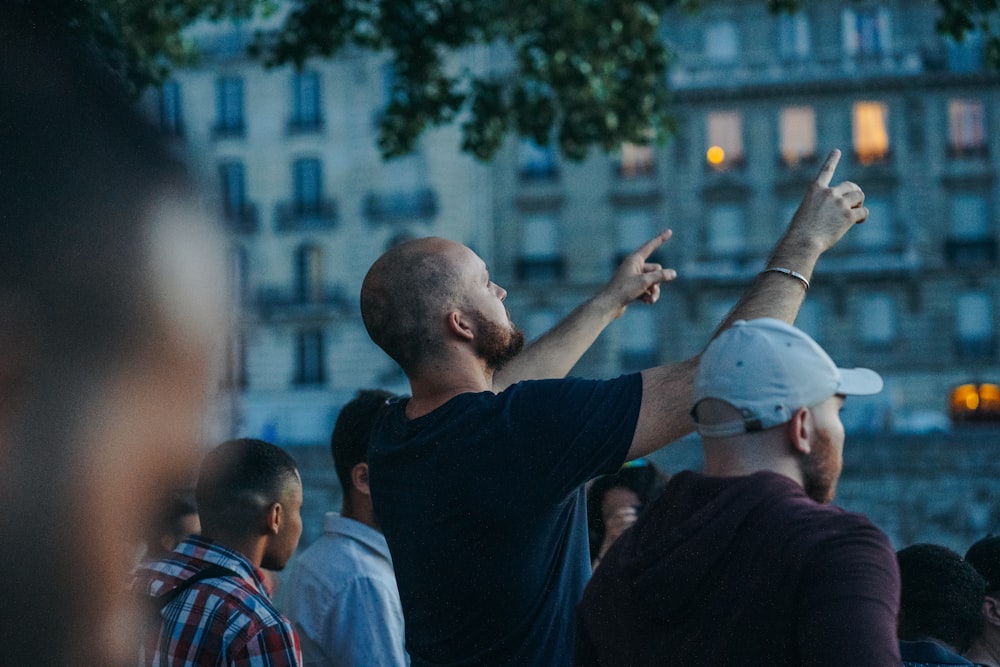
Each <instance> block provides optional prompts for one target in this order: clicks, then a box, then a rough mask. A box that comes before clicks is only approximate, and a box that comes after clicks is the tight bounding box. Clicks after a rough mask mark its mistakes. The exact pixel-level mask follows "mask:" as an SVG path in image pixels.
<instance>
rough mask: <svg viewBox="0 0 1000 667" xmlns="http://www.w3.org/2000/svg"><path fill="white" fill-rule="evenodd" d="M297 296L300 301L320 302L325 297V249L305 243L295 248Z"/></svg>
mask: <svg viewBox="0 0 1000 667" xmlns="http://www.w3.org/2000/svg"><path fill="white" fill-rule="evenodd" d="M295 297H296V300H297V301H298V302H299V303H318V302H320V301H321V300H322V298H323V250H322V249H321V248H320V247H319V246H317V245H313V244H304V245H301V246H299V247H298V248H296V250H295Z"/></svg>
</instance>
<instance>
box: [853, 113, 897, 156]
mask: <svg viewBox="0 0 1000 667" xmlns="http://www.w3.org/2000/svg"><path fill="white" fill-rule="evenodd" d="M888 117H889V109H888V107H887V106H886V105H884V104H882V103H881V102H857V103H855V105H854V113H853V120H854V155H855V156H856V157H857V160H858V162H860V163H861V164H874V163H877V162H883V161H885V160H886V159H887V158H888V157H889V130H888Z"/></svg>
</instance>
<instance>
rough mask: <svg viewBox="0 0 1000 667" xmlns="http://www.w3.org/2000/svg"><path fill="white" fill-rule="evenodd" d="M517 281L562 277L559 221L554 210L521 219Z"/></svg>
mask: <svg viewBox="0 0 1000 667" xmlns="http://www.w3.org/2000/svg"><path fill="white" fill-rule="evenodd" d="M517 273H518V277H519V278H520V279H521V280H552V279H556V278H561V277H562V275H563V259H562V255H561V254H560V252H559V220H558V216H557V214H556V213H555V212H554V211H543V212H537V213H530V214H527V215H525V216H524V217H523V218H522V219H521V255H520V258H519V259H518V271H517Z"/></svg>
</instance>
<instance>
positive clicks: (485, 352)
mask: <svg viewBox="0 0 1000 667" xmlns="http://www.w3.org/2000/svg"><path fill="white" fill-rule="evenodd" d="M475 318H476V332H477V333H476V354H477V355H478V356H479V358H480V359H482V360H483V361H484V362H486V368H488V369H489V370H491V371H493V372H496V371H498V370H500V369H501V368H503V367H504V366H505V365H506V364H507V362H509V361H510V360H511V359H513V358H514V357H516V356H517V355H518V354H520V353H521V350H522V349H524V332H523V331H521V330H520V329H518V328H517V327H516V326H514V325H513V324H512V323H510V321H509V317H508V326H506V327H503V326H501V325H499V324H497V323H496V322H493V321H491V320H488V319H486V318H485V317H484V316H483V314H482V313H476V316H475Z"/></svg>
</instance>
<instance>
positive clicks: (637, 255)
mask: <svg viewBox="0 0 1000 667" xmlns="http://www.w3.org/2000/svg"><path fill="white" fill-rule="evenodd" d="M671 234H672V232H671V231H670V230H667V231H665V232H663V233H661V234H659V235H658V236H656V237H655V238H653V239H650V240H649V241H647V242H646V243H644V244H642V246H640V247H639V248H638V249H637V250H636V251H635V252H633V253H632V254H630V255H629V256H628V257H626V258H625V259H624V260H623V261H622V263H621V265H620V266H619V267H618V270H617V271H615V274H614V275H613V276H612V277H611V280H609V281H608V283H607V284H606V285H605V286H604V287H603V288H602V289H601V291H599V292H598V293H597V294H595V295H594V296H593V297H591V298H590V299H588V300H587V301H585V302H583V303H582V304H580V305H579V306H577V307H576V308H575V309H574V310H573V312H571V313H570V314H569V315H567V316H566V318H565V319H563V320H562V321H560V322H559V323H558V324H557V325H556V326H554V327H552V328H551V329H550V330H549V331H547V332H546V333H545V334H543V335H542V336H541V337H540V338H539V339H538V340H536V341H535V342H533V343H532V344H531V345H529V346H527V347H526V348H525V349H524V351H523V352H521V354H519V355H517V357H515V358H514V359H513V360H512V361H510V362H509V363H508V364H507V365H506V366H504V367H503V368H502V369H500V370H499V371H497V372H496V373H495V374H494V375H493V390H494V391H498V392H499V391H502V390H503V389H505V388H506V387H508V386H510V385H512V384H514V383H516V382H520V381H521V380H538V379H544V378H561V377H565V376H566V374H567V373H569V371H570V369H571V368H573V365H574V364H576V362H577V361H579V360H580V357H582V356H583V354H584V352H586V351H587V350H588V349H589V348H590V346H591V345H592V344H593V343H594V341H595V340H597V337H598V336H599V335H600V334H601V332H602V331H604V329H605V327H607V326H608V325H609V324H611V322H613V321H614V320H616V319H617V318H619V317H621V315H622V313H624V312H625V309H626V308H627V307H628V305H629V304H630V303H632V302H633V301H636V300H640V301H643V302H645V303H648V304H653V303H656V301H657V299H659V298H660V283H662V282H664V281H667V280H673V279H674V278H676V277H677V272H676V271H674V270H673V269H664V268H663V267H661V266H660V265H659V264H652V263H649V262H647V261H646V260H647V259H649V256H650V255H652V254H653V252H654V251H656V249H657V248H659V247H660V246H661V245H663V243H664V242H666V241H667V239H669V238H670V236H671Z"/></svg>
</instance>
